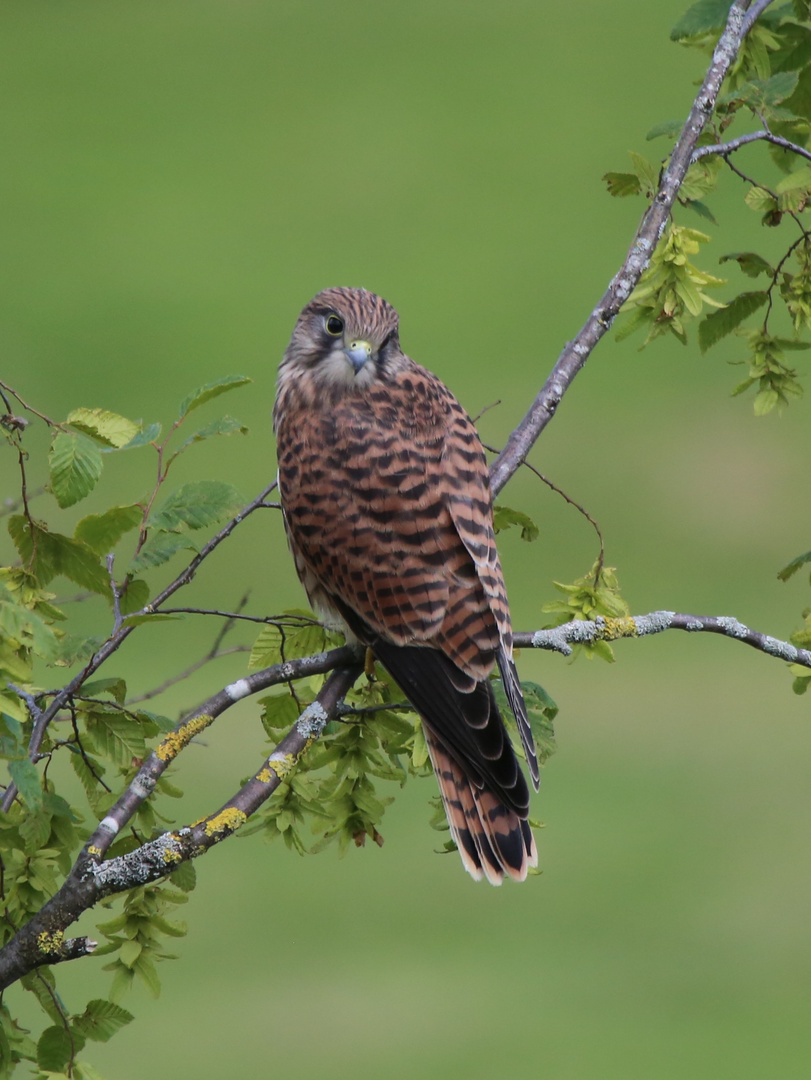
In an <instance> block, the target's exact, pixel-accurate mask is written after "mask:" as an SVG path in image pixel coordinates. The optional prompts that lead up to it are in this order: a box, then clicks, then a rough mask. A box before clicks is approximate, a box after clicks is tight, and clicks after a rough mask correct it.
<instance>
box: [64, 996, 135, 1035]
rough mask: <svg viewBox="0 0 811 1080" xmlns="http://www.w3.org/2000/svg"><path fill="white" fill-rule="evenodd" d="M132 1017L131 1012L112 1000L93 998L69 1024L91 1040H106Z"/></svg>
mask: <svg viewBox="0 0 811 1080" xmlns="http://www.w3.org/2000/svg"><path fill="white" fill-rule="evenodd" d="M133 1019H134V1017H133V1015H132V1013H130V1012H127V1010H126V1009H122V1008H121V1006H120V1005H116V1004H114V1003H113V1002H112V1001H103V1000H101V999H99V998H95V999H94V1000H93V1001H88V1003H87V1008H86V1009H85V1011H84V1012H83V1013H82V1015H81V1016H74V1017H73V1019H72V1020H71V1026H72V1027H75V1028H76V1030H77V1031H80V1032H81V1033H82V1035H84V1037H85V1038H86V1039H92V1040H93V1042H107V1040H108V1039H110V1038H112V1036H113V1035H115V1033H116V1032H117V1031H120V1030H121V1028H122V1027H125V1026H126V1025H127V1024H129V1023H130V1022H131V1021H132V1020H133Z"/></svg>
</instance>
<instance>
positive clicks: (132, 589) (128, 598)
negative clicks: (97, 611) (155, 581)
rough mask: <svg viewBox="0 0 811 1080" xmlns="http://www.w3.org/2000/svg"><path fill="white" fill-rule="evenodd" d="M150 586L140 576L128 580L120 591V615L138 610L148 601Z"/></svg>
mask: <svg viewBox="0 0 811 1080" xmlns="http://www.w3.org/2000/svg"><path fill="white" fill-rule="evenodd" d="M149 593H150V588H149V586H148V585H147V583H146V582H145V581H143V580H142V579H141V578H135V579H131V580H129V581H128V582H127V583H126V584H125V586H124V591H123V592H122V593H121V596H120V599H119V604H120V607H121V614H122V615H131V614H132V613H133V612H134V611H140V610H141V608H142V607H145V606H146V604H147V603H148V602H149Z"/></svg>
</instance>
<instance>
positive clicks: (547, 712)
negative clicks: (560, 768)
mask: <svg viewBox="0 0 811 1080" xmlns="http://www.w3.org/2000/svg"><path fill="white" fill-rule="evenodd" d="M521 693H522V694H523V695H524V704H525V705H526V707H527V716H528V718H529V725H530V727H531V728H532V737H533V739H534V740H535V749H536V750H537V753H538V762H539V764H541V765H543V763H544V762H545V761H546V760H547V759H548V758H550V757H551V756H552V754H554V752H555V750H556V749H557V745H556V743H555V729H554V727H553V724H552V721H553V720H554V719H555V717H556V716H557V714H558V706H557V704H556V703H555V701H553V699H552V698H551V697H550V696H549V694H547V692H546V690H544V688H543V687H542V686H540V685H539V684H538V683H534V682H522V683H521Z"/></svg>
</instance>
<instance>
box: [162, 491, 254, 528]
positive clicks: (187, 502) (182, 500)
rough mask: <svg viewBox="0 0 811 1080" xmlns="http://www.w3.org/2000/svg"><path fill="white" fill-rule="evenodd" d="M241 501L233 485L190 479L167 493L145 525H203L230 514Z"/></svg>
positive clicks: (221, 519)
mask: <svg viewBox="0 0 811 1080" xmlns="http://www.w3.org/2000/svg"><path fill="white" fill-rule="evenodd" d="M243 502H244V500H243V499H242V496H241V495H240V494H239V492H238V491H237V489H236V488H235V487H233V486H232V485H231V484H226V483H225V482H224V481H222V480H192V481H191V482H190V483H188V484H184V485H183V487H181V488H178V489H177V491H175V492H173V493H172V494H171V495H170V496H169V498H168V499H167V500H166V502H165V503H164V504H163V506H162V507H161V508H160V510H158V511H157V513H155V514H152V515H151V516H150V518H149V521H148V522H147V527H148V528H153V529H162V530H167V531H169V530H173V529H178V528H180V527H181V526H183V525H185V526H187V527H188V528H190V529H203V528H205V527H206V526H207V525H216V524H217V523H218V522H220V521H223V520H224V519H225V518H227V517H230V516H231V514H232V513H233V512H234V511H235V510H238V509H239V507H241V506H242V505H243Z"/></svg>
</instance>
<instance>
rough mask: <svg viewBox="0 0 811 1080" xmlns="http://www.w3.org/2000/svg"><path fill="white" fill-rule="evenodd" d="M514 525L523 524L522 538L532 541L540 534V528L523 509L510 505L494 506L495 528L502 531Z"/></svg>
mask: <svg viewBox="0 0 811 1080" xmlns="http://www.w3.org/2000/svg"><path fill="white" fill-rule="evenodd" d="M513 525H520V526H521V539H522V540H527V541H532V540H537V539H538V537H539V536H540V529H539V528H538V526H537V525H536V524H535V522H534V521H533V520H532V518H531V517H530V516H529V514H525V513H524V512H523V511H522V510H513V509H511V508H510V507H509V506H501V505H499V504H496V505H495V506H494V507H493V529H494V530H495V532H497V533H500V532H502V531H503V530H505V529H510V528H512V526H513Z"/></svg>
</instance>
